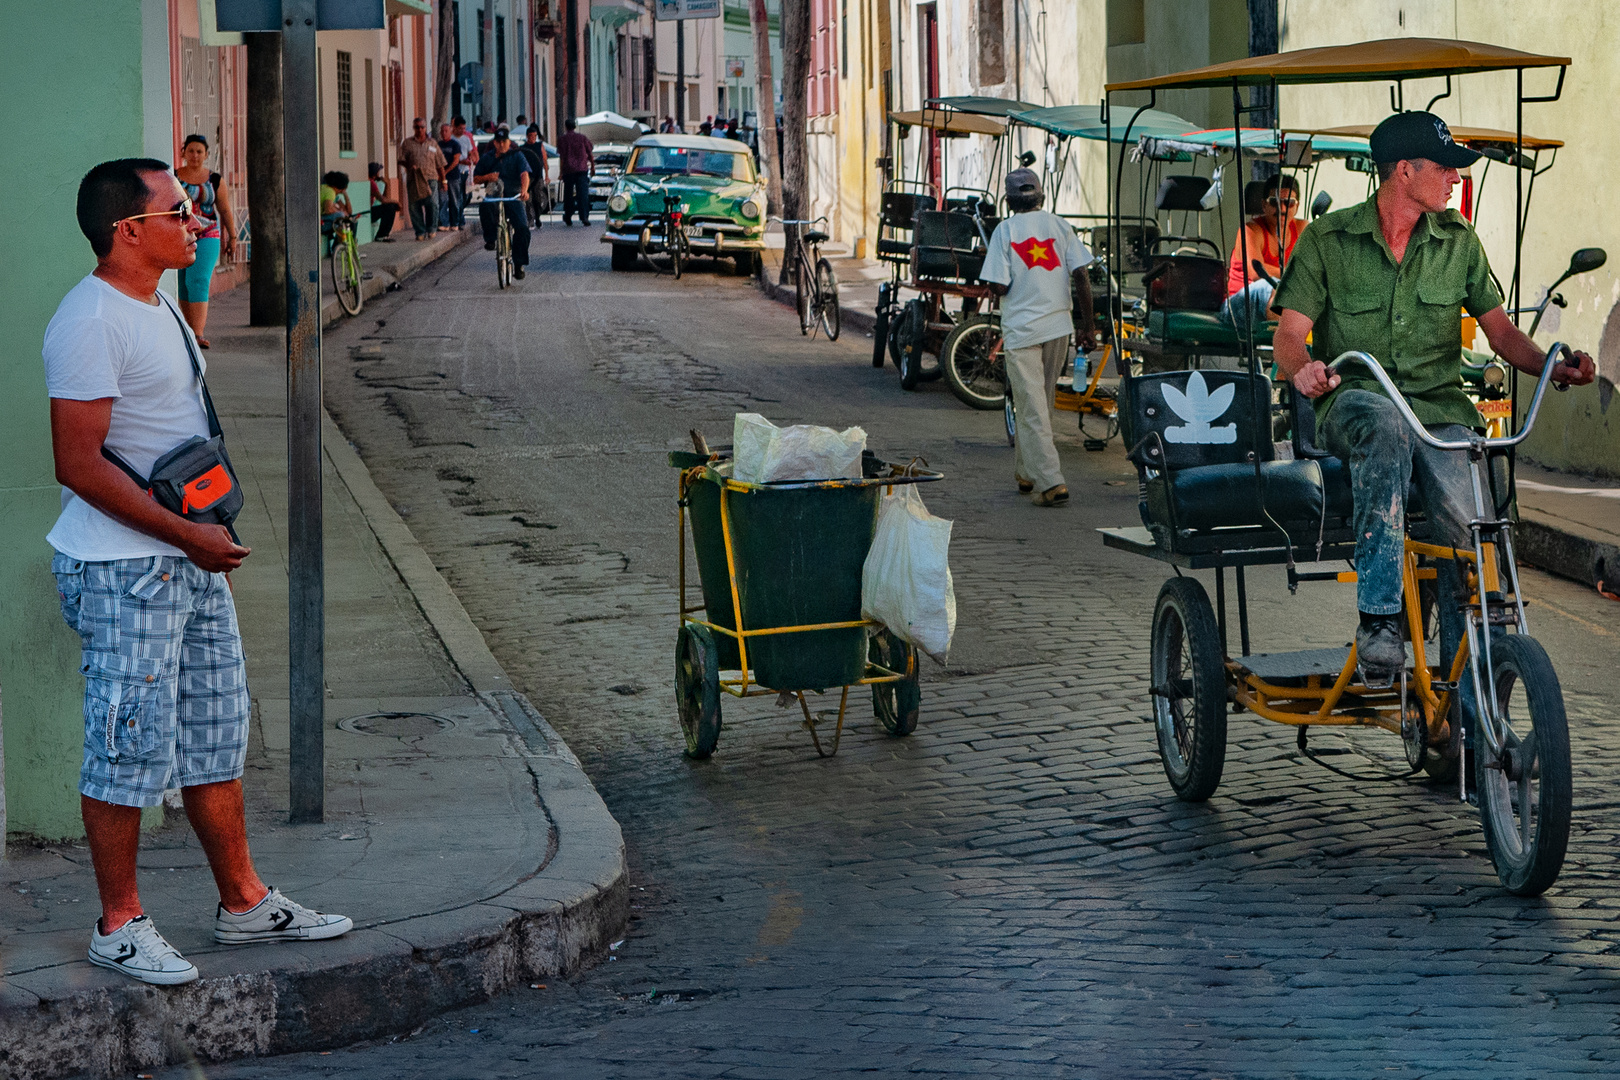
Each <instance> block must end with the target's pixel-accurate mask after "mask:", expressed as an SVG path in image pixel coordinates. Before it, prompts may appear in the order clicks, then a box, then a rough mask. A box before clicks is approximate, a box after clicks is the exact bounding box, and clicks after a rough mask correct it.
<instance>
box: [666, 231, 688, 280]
mask: <svg viewBox="0 0 1620 1080" xmlns="http://www.w3.org/2000/svg"><path fill="white" fill-rule="evenodd" d="M689 254H690V252H688V251H687V250H686V232H685V231H684V230H683V229H672V230H671V231H670V234H669V265H670V269H671V270H673V271H674V272H675V280H676V281H679V280H680V279H681V271H682V270H684V269H685V268H686V258H687V256H688V255H689Z"/></svg>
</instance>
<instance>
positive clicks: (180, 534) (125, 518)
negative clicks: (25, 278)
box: [44, 158, 353, 985]
mask: <svg viewBox="0 0 1620 1080" xmlns="http://www.w3.org/2000/svg"><path fill="white" fill-rule="evenodd" d="M78 218H79V228H80V229H81V230H82V231H83V232H84V235H85V237H86V238H87V239H89V241H90V247H91V249H92V250H93V251H94V252H95V255H96V269H95V271H94V272H92V273H91V274H89V275H88V276H86V277H85V278H84V280H82V281H80V282H79V283H78V284H77V285H75V286H74V287H73V289H72V290H71V291H70V292H69V293H68V294H67V296H66V297H65V298H63V300H62V303H61V305H60V306H59V307H58V308H57V310H56V315H55V317H54V318H52V319H51V322H50V325H49V327H47V328H46V331H45V350H44V352H45V385H46V389H47V391H48V392H49V394H50V398H51V446H52V451H53V453H54V455H55V461H56V477H57V479H58V480H60V481H61V483H62V485H63V492H62V513H61V516H60V517H59V518H57V521H56V524H55V526H54V527H52V529H51V531H50V534H49V536H47V538H46V539H47V540H48V541H49V543H50V545H51V546H52V547H53V548H54V549H55V550H56V556H55V558H54V559H53V560H52V563H51V570H52V572H53V573H54V574H55V576H56V583H57V592H58V594H59V596H60V599H61V604H62V615H63V618H64V619H66V620H67V624H68V625H69V626H70V627H72V628H73V629H74V630H76V631H77V632H78V634H79V637H80V638H81V639H82V642H83V646H84V663H83V665H82V667H81V670H82V671H83V672H84V675H85V691H84V722H85V723H84V754H83V758H82V762H81V766H80V772H79V794H80V808H81V811H82V813H83V815H84V829H85V834H86V836H87V837H88V839H89V843H90V858H91V861H92V863H93V865H94V867H95V874H96V888H97V890H98V891H99V892H100V894H101V917H100V919H99V920H97V922H96V925H95V927H94V929H93V930H92V931H91V935H90V962H91V963H93V964H98V965H100V966H101V967H105V968H110V969H111V970H113V971H118V972H122V973H123V974H125V975H128V976H130V977H132V978H136V979H139V980H141V981H143V982H148V983H157V984H161V985H173V984H176V983H185V982H190V981H192V980H193V979H195V978H197V969H196V967H194V966H193V965H192V964H191V963H190V961H188V960H186V958H185V957H183V956H181V955H180V953H179V951H178V950H176V949H175V948H174V947H173V946H172V945H170V944H169V943H168V942H167V941H165V940H164V939H163V936H162V935H161V934H159V933H158V931H157V928H156V927H155V926H153V925H152V921H151V919H150V918H148V917H147V915H146V914H145V912H144V911H143V910H142V908H141V901H140V894H139V891H138V889H137V888H136V872H135V856H136V851H137V848H138V847H139V844H140V828H141V808H142V807H144V806H156V805H158V803H160V802H161V801H162V799H163V791H164V789H165V788H168V787H174V786H178V787H179V788H180V793H181V796H182V798H183V799H184V801H185V808H186V817H187V818H188V819H189V820H190V821H191V826H192V828H193V829H194V830H195V831H196V833H197V839H198V840H199V841H200V842H201V844H202V848H203V852H204V853H205V854H206V855H207V857H208V865H209V867H210V868H211V869H212V870H213V874H214V882H215V884H216V885H217V886H218V889H219V906H218V907H217V909H216V910H215V915H214V939H215V940H216V941H219V942H221V943H223V944H230V945H245V944H251V943H255V942H260V941H290V940H299V939H304V940H313V939H321V938H332V937H337V936H338V935H340V934H343V933H346V932H347V931H348V930H349V929H350V928H351V927H352V926H353V923H352V922H350V920H349V919H348V918H347V917H346V916H343V915H327V914H322V913H320V912H317V911H312V910H311V909H309V908H307V907H304V906H303V905H302V904H297V903H294V902H293V901H291V900H289V899H287V898H286V897H285V896H283V895H281V892H280V891H279V890H278V889H275V888H273V887H268V886H266V885H265V884H264V882H262V881H261V880H260V879H259V875H258V873H257V871H255V870H254V867H253V860H252V857H251V856H250V854H249V852H248V843H247V825H246V820H245V815H244V808H243V802H242V767H243V764H244V761H245V759H246V756H247V729H248V708H249V702H248V690H247V673H246V669H245V666H244V662H243V656H242V638H241V634H240V632H239V631H238V628H237V622H236V607H235V604H234V603H233V601H232V599H231V592H230V584H229V582H228V580H227V579H226V573H227V572H228V571H230V570H232V569H235V568H236V567H238V566H240V565H241V564H242V560H243V559H245V558H247V557H248V555H249V554H250V552H249V550H248V549H247V548H245V547H242V546H241V545H240V544H238V543H236V541H235V540H234V539H233V538H232V536H231V534H230V531H229V530H228V529H227V528H226V527H225V526H223V525H218V524H205V523H202V522H199V521H194V520H190V519H189V518H186V517H182V516H180V515H179V514H176V513H173V512H171V511H169V510H167V509H165V508H164V507H162V506H160V505H159V504H158V503H157V501H156V500H155V499H153V498H152V497H151V495H150V491H149V486H150V485H144V484H137V482H136V481H135V480H134V479H133V478H132V476H131V475H130V473H134V474H138V475H142V476H145V475H147V474H149V473H151V472H152V471H153V466H154V464H155V463H156V462H157V461H158V460H159V459H160V458H163V457H165V456H166V455H168V453H169V451H171V450H173V449H175V448H176V447H177V446H179V445H181V444H184V443H187V442H188V440H190V439H192V437H193V436H197V437H202V438H207V437H208V434H209V432H210V429H211V428H213V427H215V422H213V421H212V410H211V406H210V405H209V404H208V400H207V391H206V388H205V386H204V384H203V376H204V372H205V370H206V369H205V367H204V366H203V364H202V361H201V354H200V353H199V352H198V351H197V348H196V340H195V338H194V337H193V336H192V334H191V331H190V330H189V329H188V328H187V327H186V326H185V324H184V323H182V322H181V321H180V317H179V313H178V311H177V310H176V309H175V307H174V302H173V300H171V299H170V298H169V297H168V296H167V295H166V294H164V293H162V292H160V291H159V290H158V287H157V286H158V279H159V277H160V276H161V275H162V274H163V272H164V271H165V270H181V269H184V268H186V267H187V266H190V265H191V263H192V261H193V260H194V259H195V258H196V249H197V243H196V241H197V235H198V233H199V232H200V231H201V225H200V223H199V222H198V221H197V219H196V218H195V217H193V216H192V205H191V200H190V199H188V198H187V197H186V192H185V189H184V188H182V187H181V186H180V182H179V181H178V180H177V179H175V176H174V173H173V172H171V171H170V170H169V167H168V165H166V164H165V163H164V162H161V161H157V160H154V159H150V158H125V159H121V160H118V161H108V162H103V163H102V164H100V165H97V166H96V167H95V168H93V169H91V170H90V172H89V173H88V174H86V176H85V177H84V180H83V181H82V182H81V183H80V185H79V198H78ZM109 455H111V456H109ZM115 459H120V460H121V462H122V464H121V465H120V464H116V463H115Z"/></svg>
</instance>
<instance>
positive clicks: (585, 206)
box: [557, 118, 596, 225]
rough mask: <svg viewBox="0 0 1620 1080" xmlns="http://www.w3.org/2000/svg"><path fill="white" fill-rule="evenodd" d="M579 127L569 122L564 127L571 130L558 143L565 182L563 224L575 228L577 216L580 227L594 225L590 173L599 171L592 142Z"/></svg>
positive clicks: (559, 163) (561, 169) (560, 165)
mask: <svg viewBox="0 0 1620 1080" xmlns="http://www.w3.org/2000/svg"><path fill="white" fill-rule="evenodd" d="M576 126H577V125H576V124H575V123H574V121H573V119H572V118H570V119H569V120H568V122H567V123H566V124H565V125H564V127H566V128H567V129H568V130H567V131H566V132H564V133H563V137H562V138H560V139H558V140H557V159H558V160H557V169H558V171H559V172H561V173H562V182H563V224H564V225H572V224H573V222H572V221H570V220H569V217H570V215H572V214H575V213H577V214H578V215H579V223H580V224H581V225H589V224H590V223H591V170H592V169H594V168H595V167H596V154H595V153H594V150H595V147H594V146H592V145H591V140H589V139H587V138H586V137H585V136H583V135H581V134H580V133H579V132H578V131H575V130H574V129H575V127H576Z"/></svg>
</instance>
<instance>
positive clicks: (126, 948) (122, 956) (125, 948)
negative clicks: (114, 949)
mask: <svg viewBox="0 0 1620 1080" xmlns="http://www.w3.org/2000/svg"><path fill="white" fill-rule="evenodd" d="M138 951H139V950H137V949H136V948H135V946H133V945H128V944H125V945H120V946H118V955H117V956H115V957H113V958H112V962H113V963H115V964H124V963H128V962H129V961H131V960H133V959H135V954H136V952H138Z"/></svg>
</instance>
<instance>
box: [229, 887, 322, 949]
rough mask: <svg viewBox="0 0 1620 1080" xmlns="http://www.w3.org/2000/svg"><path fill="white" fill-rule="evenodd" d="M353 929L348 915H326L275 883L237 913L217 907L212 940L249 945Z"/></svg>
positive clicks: (318, 937) (319, 938)
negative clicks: (297, 901)
mask: <svg viewBox="0 0 1620 1080" xmlns="http://www.w3.org/2000/svg"><path fill="white" fill-rule="evenodd" d="M353 929H354V920H353V919H351V918H349V917H348V916H347V915H325V914H322V913H321V912H319V911H312V910H310V909H309V908H307V907H305V906H304V905H303V904H295V903H293V902H292V901H291V900H289V899H287V898H286V897H285V896H282V895H281V890H280V889H278V888H276V887H275V886H274V885H272V886H271V887H270V891H269V892H267V893H265V894H264V899H263V900H260V901H259V902H258V903H257V904H254V905H253V907H251V908H249V909H248V910H247V911H244V912H242V914H240V915H238V914H236V913H235V912H231V911H226V910H225V905H224V904H221V905H220V906H219V913H218V914H217V915H216V916H215V917H214V940H215V941H217V942H219V943H220V944H221V945H251V944H252V943H253V942H255V941H324V940H325V939H327V938H335V937H339V936H341V935H343V934H347V933H348V932H349V931H350V930H353Z"/></svg>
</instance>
